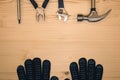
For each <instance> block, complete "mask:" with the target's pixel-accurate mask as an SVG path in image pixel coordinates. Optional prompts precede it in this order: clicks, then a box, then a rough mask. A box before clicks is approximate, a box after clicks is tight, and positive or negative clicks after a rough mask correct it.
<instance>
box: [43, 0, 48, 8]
mask: <svg viewBox="0 0 120 80" xmlns="http://www.w3.org/2000/svg"><path fill="white" fill-rule="evenodd" d="M48 2H49V0H44V2H43V4H42V8H44V9H45V8H46V7H47V5H48Z"/></svg>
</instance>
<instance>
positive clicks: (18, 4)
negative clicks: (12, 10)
mask: <svg viewBox="0 0 120 80" xmlns="http://www.w3.org/2000/svg"><path fill="white" fill-rule="evenodd" d="M17 19H18V23H19V24H20V23H21V0H17Z"/></svg>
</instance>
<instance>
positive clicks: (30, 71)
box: [25, 59, 33, 80]
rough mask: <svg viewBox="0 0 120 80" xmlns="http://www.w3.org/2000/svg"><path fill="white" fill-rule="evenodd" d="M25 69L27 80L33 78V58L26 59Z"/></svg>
mask: <svg viewBox="0 0 120 80" xmlns="http://www.w3.org/2000/svg"><path fill="white" fill-rule="evenodd" d="M25 69H26V78H27V80H33V65H32V60H31V59H27V60H26V61H25Z"/></svg>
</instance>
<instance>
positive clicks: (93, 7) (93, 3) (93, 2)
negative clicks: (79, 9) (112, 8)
mask: <svg viewBox="0 0 120 80" xmlns="http://www.w3.org/2000/svg"><path fill="white" fill-rule="evenodd" d="M95 4H96V1H95V0H91V10H92V11H95V9H96V7H95Z"/></svg>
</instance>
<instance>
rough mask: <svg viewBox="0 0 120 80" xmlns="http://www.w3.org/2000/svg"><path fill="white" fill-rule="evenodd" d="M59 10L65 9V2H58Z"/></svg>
mask: <svg viewBox="0 0 120 80" xmlns="http://www.w3.org/2000/svg"><path fill="white" fill-rule="evenodd" d="M58 8H64V2H63V0H58Z"/></svg>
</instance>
